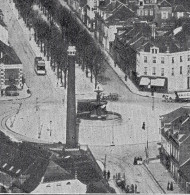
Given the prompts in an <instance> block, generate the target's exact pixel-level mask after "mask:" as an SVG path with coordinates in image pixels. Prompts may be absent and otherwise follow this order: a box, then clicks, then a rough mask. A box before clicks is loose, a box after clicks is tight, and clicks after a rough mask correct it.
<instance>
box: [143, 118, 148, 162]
mask: <svg viewBox="0 0 190 195" xmlns="http://www.w3.org/2000/svg"><path fill="white" fill-rule="evenodd" d="M142 129H143V130H146V132H147V146H146V147H145V154H146V159H147V163H148V156H149V154H148V127H146V126H145V122H143V124H142Z"/></svg>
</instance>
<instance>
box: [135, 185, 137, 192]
mask: <svg viewBox="0 0 190 195" xmlns="http://www.w3.org/2000/svg"><path fill="white" fill-rule="evenodd" d="M135 193H137V184H135Z"/></svg>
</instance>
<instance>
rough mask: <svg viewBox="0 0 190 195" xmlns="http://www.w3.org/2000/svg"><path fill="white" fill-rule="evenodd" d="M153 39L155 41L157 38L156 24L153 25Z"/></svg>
mask: <svg viewBox="0 0 190 195" xmlns="http://www.w3.org/2000/svg"><path fill="white" fill-rule="evenodd" d="M152 37H153V39H155V37H156V25H155V24H152Z"/></svg>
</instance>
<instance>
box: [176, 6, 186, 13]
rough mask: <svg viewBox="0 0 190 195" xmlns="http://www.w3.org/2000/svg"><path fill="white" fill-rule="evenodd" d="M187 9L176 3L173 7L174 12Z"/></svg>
mask: <svg viewBox="0 0 190 195" xmlns="http://www.w3.org/2000/svg"><path fill="white" fill-rule="evenodd" d="M186 11H187V10H186V9H185V8H184V6H183V5H176V6H175V7H174V12H186Z"/></svg>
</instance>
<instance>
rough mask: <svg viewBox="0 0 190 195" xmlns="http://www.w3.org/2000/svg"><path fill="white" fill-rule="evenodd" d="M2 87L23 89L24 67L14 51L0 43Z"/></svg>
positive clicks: (0, 78) (0, 84)
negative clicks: (13, 86)
mask: <svg viewBox="0 0 190 195" xmlns="http://www.w3.org/2000/svg"><path fill="white" fill-rule="evenodd" d="M0 73H1V74H0V81H1V83H0V87H1V89H5V88H6V87H8V86H10V85H15V86H16V87H17V88H19V89H21V87H22V77H23V65H22V63H21V61H20V59H19V58H18V56H17V55H16V53H15V52H14V50H13V49H12V48H11V47H10V46H7V45H6V44H4V43H3V42H1V41H0Z"/></svg>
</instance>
